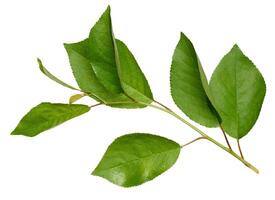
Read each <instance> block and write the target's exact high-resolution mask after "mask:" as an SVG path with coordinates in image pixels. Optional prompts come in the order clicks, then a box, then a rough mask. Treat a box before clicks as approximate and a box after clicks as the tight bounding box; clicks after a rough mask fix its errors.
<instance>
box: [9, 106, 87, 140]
mask: <svg viewBox="0 0 275 200" xmlns="http://www.w3.org/2000/svg"><path fill="white" fill-rule="evenodd" d="M89 110H90V108H89V107H88V106H86V105H79V104H60V103H41V104H39V105H37V106H36V107H34V108H32V109H31V110H30V111H29V112H28V113H27V114H26V115H25V116H24V117H23V118H22V119H21V121H20V122H19V124H18V125H17V127H16V128H15V129H14V131H13V132H12V133H11V134H12V135H25V136H30V137H33V136H36V135H38V134H39V133H41V132H43V131H45V130H48V129H50V128H53V127H55V126H57V125H59V124H62V123H63V122H65V121H68V120H69V119H72V118H74V117H77V116H79V115H82V114H84V113H86V112H88V111H89Z"/></svg>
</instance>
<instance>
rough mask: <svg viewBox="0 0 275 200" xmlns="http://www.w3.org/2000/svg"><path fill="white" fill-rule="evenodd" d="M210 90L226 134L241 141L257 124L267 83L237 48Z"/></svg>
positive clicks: (221, 65)
mask: <svg viewBox="0 0 275 200" xmlns="http://www.w3.org/2000/svg"><path fill="white" fill-rule="evenodd" d="M210 90H211V92H212V94H214V95H213V97H214V103H215V107H216V108H217V110H218V112H219V114H220V116H221V118H222V126H223V128H224V130H225V131H226V132H227V133H228V134H229V135H230V136H232V137H234V138H237V139H240V138H242V137H243V136H245V135H246V134H247V133H248V132H249V130H250V129H251V128H252V127H253V125H254V124H255V122H256V120H257V118H258V116H259V113H260V110H261V106H262V103H263V100H264V96H265V91H266V87H265V81H264V79H263V77H262V75H261V73H260V72H259V71H258V69H257V68H256V66H255V65H254V64H253V63H252V62H251V61H250V60H249V58H247V57H246V56H245V55H244V54H243V53H242V51H241V50H240V49H239V47H238V46H237V45H234V47H233V48H232V49H231V51H230V52H229V53H228V54H226V55H225V56H224V57H223V59H222V60H221V61H220V63H219V65H218V67H217V68H216V70H215V71H214V73H213V75H212V78H211V81H210Z"/></svg>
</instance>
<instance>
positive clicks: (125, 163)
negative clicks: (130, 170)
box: [95, 147, 180, 172]
mask: <svg viewBox="0 0 275 200" xmlns="http://www.w3.org/2000/svg"><path fill="white" fill-rule="evenodd" d="M177 149H180V147H177V148H174V149H169V150H167V151H162V152H157V153H155V154H153V153H152V154H150V155H147V156H143V157H140V158H136V159H133V160H130V161H127V162H124V163H121V164H118V165H116V166H113V167H111V168H107V169H102V170H98V172H104V171H107V170H113V169H115V168H118V167H121V166H123V165H129V164H131V163H133V162H136V161H139V160H142V159H146V158H148V157H151V156H152V157H153V156H156V155H159V154H163V153H167V152H170V151H175V150H177ZM96 171H97V170H95V172H96Z"/></svg>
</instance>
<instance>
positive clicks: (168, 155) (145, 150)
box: [92, 133, 181, 187]
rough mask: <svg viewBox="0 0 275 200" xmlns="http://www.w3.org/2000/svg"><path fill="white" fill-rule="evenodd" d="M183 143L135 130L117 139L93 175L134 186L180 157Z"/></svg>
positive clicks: (150, 177) (152, 176) (166, 167)
mask: <svg viewBox="0 0 275 200" xmlns="http://www.w3.org/2000/svg"><path fill="white" fill-rule="evenodd" d="M180 149H181V148H180V145H179V144H177V143H176V142H174V141H171V140H169V139H167V138H164V137H160V136H156V135H150V134H144V133H133V134H128V135H124V136H121V137H119V138H117V139H116V140H115V141H114V142H113V143H112V144H111V145H110V146H109V147H108V149H107V151H106V153H105V154H104V156H103V158H102V160H101V161H100V163H99V164H98V166H97V167H96V169H95V170H94V171H93V173H92V174H93V175H96V176H100V177H103V178H105V179H107V180H109V181H111V182H112V183H114V184H116V185H119V186H123V187H131V186H136V185H140V184H142V183H145V182H147V181H150V180H152V179H154V178H155V177H157V176H158V175H160V174H162V173H163V172H165V171H166V170H168V169H169V168H170V167H171V166H172V165H173V164H174V163H175V162H176V160H177V158H178V156H179V153H180Z"/></svg>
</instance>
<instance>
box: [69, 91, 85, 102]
mask: <svg viewBox="0 0 275 200" xmlns="http://www.w3.org/2000/svg"><path fill="white" fill-rule="evenodd" d="M85 96H87V94H85V93H83V94H75V95H73V96H71V97H70V99H69V104H72V103H74V102H76V101H78V100H79V99H81V98H83V97H85Z"/></svg>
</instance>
